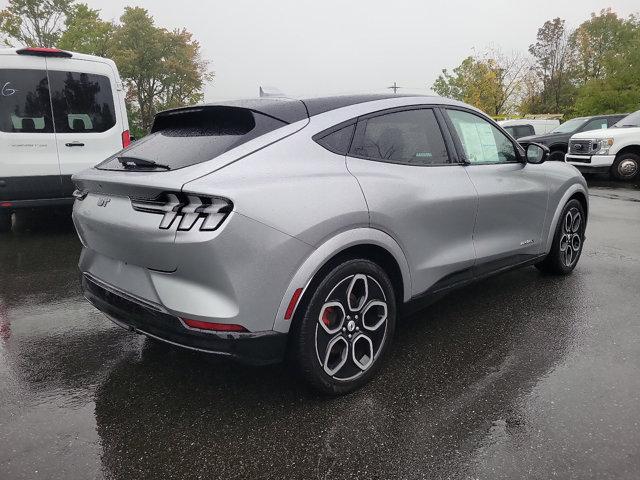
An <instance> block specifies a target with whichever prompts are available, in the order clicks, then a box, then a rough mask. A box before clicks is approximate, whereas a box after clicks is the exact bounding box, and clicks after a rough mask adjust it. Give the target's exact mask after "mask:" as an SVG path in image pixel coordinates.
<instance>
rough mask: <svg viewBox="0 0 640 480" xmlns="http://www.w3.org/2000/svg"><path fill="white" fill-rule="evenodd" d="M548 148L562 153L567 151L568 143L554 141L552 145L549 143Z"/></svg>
mask: <svg viewBox="0 0 640 480" xmlns="http://www.w3.org/2000/svg"><path fill="white" fill-rule="evenodd" d="M549 150H550V151H551V152H554V151H561V152H563V153H567V152H568V151H569V144H568V143H554V144H552V145H549Z"/></svg>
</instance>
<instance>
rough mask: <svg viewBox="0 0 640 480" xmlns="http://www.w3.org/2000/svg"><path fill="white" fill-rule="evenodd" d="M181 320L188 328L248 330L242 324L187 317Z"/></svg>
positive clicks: (230, 330)
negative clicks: (204, 320) (205, 320)
mask: <svg viewBox="0 0 640 480" xmlns="http://www.w3.org/2000/svg"><path fill="white" fill-rule="evenodd" d="M182 321H183V322H184V323H185V325H186V326H188V327H190V328H197V329H198V330H209V331H212V332H248V330H247V329H246V328H244V327H243V326H242V325H235V324H233V323H213V322H203V321H200V320H191V319H189V318H183V319H182Z"/></svg>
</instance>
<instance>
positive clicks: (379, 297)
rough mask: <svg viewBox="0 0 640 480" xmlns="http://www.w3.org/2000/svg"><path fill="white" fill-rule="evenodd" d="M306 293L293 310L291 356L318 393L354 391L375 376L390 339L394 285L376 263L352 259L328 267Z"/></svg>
mask: <svg viewBox="0 0 640 480" xmlns="http://www.w3.org/2000/svg"><path fill="white" fill-rule="evenodd" d="M365 281H366V283H363V282H365ZM365 292H366V294H365ZM309 293H311V296H310V297H309V300H308V301H306V302H305V304H303V305H301V307H302V308H301V311H299V312H298V314H297V315H296V320H295V321H296V325H295V328H294V329H293V331H292V335H293V336H292V338H291V344H290V348H291V355H290V357H289V359H290V361H292V362H293V363H294V366H295V367H296V369H297V370H298V372H299V373H300V374H301V376H302V378H303V379H304V380H305V381H306V382H307V383H308V384H309V385H311V387H313V388H314V389H315V390H317V391H318V392H320V393H322V394H325V395H332V396H337V395H344V394H346V393H349V392H352V391H353V390H356V389H357V388H359V387H361V386H362V385H364V384H365V383H367V382H368V381H369V380H371V378H373V377H374V376H375V375H376V373H377V372H378V371H379V369H380V366H381V365H382V363H383V359H384V356H385V354H386V353H387V350H388V347H389V344H390V343H391V340H392V338H393V334H394V331H395V324H396V314H397V309H396V299H395V293H394V290H393V285H392V284H391V281H390V280H389V277H388V276H387V274H386V273H385V272H384V270H383V269H382V268H381V267H380V266H379V265H377V264H376V263H374V262H372V261H370V260H365V259H352V260H346V261H345V262H343V263H341V264H339V265H338V266H336V267H335V268H332V269H331V270H330V271H329V272H328V273H327V274H326V275H325V276H324V278H322V279H321V281H320V282H319V283H318V284H317V287H315V289H314V290H313V291H312V292H309ZM349 293H351V300H348V299H347V298H348V295H349ZM331 302H333V303H332V304H331V305H327V304H328V303H331ZM371 302H379V303H371ZM381 303H385V304H386V317H385V316H384V310H385V308H384V306H383V305H381ZM338 304H339V305H338ZM354 307H355V308H354ZM341 310H342V311H343V312H344V314H342V312H341ZM363 313H365V315H364V316H363ZM383 317H384V318H385V319H384V320H382V319H383ZM340 318H342V319H343V320H342V321H340ZM372 327H376V328H372ZM363 337H365V338H363ZM356 360H357V361H358V362H357V363H356ZM341 363H342V366H340V364H341ZM325 364H326V368H325ZM363 367H364V368H363ZM334 370H335V371H334Z"/></svg>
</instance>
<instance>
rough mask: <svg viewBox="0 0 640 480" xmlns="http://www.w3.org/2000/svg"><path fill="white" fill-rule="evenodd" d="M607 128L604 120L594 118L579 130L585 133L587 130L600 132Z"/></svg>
mask: <svg viewBox="0 0 640 480" xmlns="http://www.w3.org/2000/svg"><path fill="white" fill-rule="evenodd" d="M607 127H608V125H607V119H606V118H595V119H593V120H589V121H588V122H587V123H586V124H585V126H584V127H582V128H581V129H580V130H581V131H583V132H587V131H589V130H602V129H603V128H607Z"/></svg>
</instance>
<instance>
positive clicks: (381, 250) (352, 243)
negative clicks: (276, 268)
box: [273, 228, 411, 333]
mask: <svg viewBox="0 0 640 480" xmlns="http://www.w3.org/2000/svg"><path fill="white" fill-rule="evenodd" d="M349 258H366V259H369V260H371V261H373V262H375V263H377V264H378V265H380V266H381V267H382V268H383V269H384V270H385V272H386V273H387V275H389V278H390V280H391V282H392V284H393V286H394V290H395V291H396V296H397V301H398V302H406V301H408V300H409V299H410V298H411V275H410V270H409V263H408V262H407V259H406V257H405V255H404V252H403V251H402V248H401V247H400V245H399V244H398V243H397V242H396V241H395V240H394V239H393V238H392V237H391V236H390V235H388V234H386V233H384V232H382V231H380V230H377V229H373V228H358V229H354V230H349V231H346V232H342V233H340V234H338V235H336V236H334V237H332V238H330V239H329V240H327V241H325V242H324V243H322V244H321V245H320V246H319V247H318V248H317V249H316V250H314V251H313V252H312V253H311V255H309V257H307V259H306V260H305V261H304V262H303V263H302V265H301V266H300V267H299V268H298V270H297V271H296V272H295V273H294V274H293V276H292V279H291V282H290V283H289V286H288V288H287V289H286V291H285V294H284V296H283V298H282V301H281V303H280V307H279V308H278V311H277V313H276V318H275V319H274V325H273V329H274V330H276V331H279V332H283V333H287V332H288V331H289V328H290V327H291V324H292V322H293V321H294V319H295V318H296V312H297V311H298V308H299V307H300V306H301V305H304V304H305V302H306V301H308V299H309V298H310V295H311V292H312V290H313V285H314V282H315V281H316V280H318V279H320V278H321V277H322V274H323V273H325V272H327V271H328V270H330V269H331V268H333V267H334V266H335V265H337V264H339V263H340V262H343V261H345V260H347V259H349ZM298 289H302V293H301V295H300V296H299V298H298V300H297V302H295V306H294V310H293V315H292V316H291V318H290V319H289V320H285V318H284V317H285V313H286V311H287V308H288V307H289V303H290V302H291V301H292V297H293V295H294V293H295V292H296V290H298Z"/></svg>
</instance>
